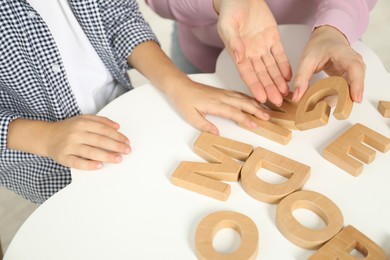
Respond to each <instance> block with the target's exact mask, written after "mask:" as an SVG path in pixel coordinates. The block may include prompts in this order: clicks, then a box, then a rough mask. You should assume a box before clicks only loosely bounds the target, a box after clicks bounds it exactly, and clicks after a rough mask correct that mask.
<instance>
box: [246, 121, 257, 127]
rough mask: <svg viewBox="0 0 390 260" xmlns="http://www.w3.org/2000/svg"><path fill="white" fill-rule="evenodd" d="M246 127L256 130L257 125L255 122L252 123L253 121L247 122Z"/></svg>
mask: <svg viewBox="0 0 390 260" xmlns="http://www.w3.org/2000/svg"><path fill="white" fill-rule="evenodd" d="M248 127H249V128H257V124H256V123H255V122H253V121H249V122H248Z"/></svg>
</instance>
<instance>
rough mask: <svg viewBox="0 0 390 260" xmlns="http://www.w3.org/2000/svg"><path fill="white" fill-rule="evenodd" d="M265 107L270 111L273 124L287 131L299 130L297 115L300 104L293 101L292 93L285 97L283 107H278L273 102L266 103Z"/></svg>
mask: <svg viewBox="0 0 390 260" xmlns="http://www.w3.org/2000/svg"><path fill="white" fill-rule="evenodd" d="M265 106H266V107H267V108H268V109H269V110H268V111H267V113H268V114H269V115H270V116H271V119H270V121H271V122H273V123H275V124H277V125H279V126H281V127H284V128H286V129H290V130H297V129H298V128H297V127H296V126H295V115H296V113H297V108H298V103H296V102H294V101H292V92H290V93H289V94H288V95H287V96H286V97H283V104H282V106H280V107H278V106H276V105H274V104H272V103H271V102H266V103H265Z"/></svg>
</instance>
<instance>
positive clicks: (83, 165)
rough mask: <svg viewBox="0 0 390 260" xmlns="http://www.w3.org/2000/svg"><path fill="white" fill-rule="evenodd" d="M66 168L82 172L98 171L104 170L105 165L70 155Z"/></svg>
mask: <svg viewBox="0 0 390 260" xmlns="http://www.w3.org/2000/svg"><path fill="white" fill-rule="evenodd" d="M62 164H63V165H64V166H67V167H71V168H74V169H80V170H98V169H101V168H103V163H102V162H98V161H93V160H88V159H84V158H81V157H78V156H75V155H68V156H67V158H66V160H65V162H64V163H62Z"/></svg>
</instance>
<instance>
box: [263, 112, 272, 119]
mask: <svg viewBox="0 0 390 260" xmlns="http://www.w3.org/2000/svg"><path fill="white" fill-rule="evenodd" d="M263 117H264V118H265V119H266V120H268V119H270V118H271V116H270V115H269V114H268V113H265V112H263Z"/></svg>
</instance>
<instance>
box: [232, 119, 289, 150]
mask: <svg viewBox="0 0 390 260" xmlns="http://www.w3.org/2000/svg"><path fill="white" fill-rule="evenodd" d="M247 116H248V117H250V118H251V120H252V121H253V122H255V123H256V124H257V127H256V128H255V129H253V128H247V127H246V126H244V125H241V124H239V126H240V127H242V128H244V129H246V130H249V131H251V132H253V133H255V134H258V135H261V136H263V137H265V138H267V139H270V140H272V141H274V142H277V143H279V144H287V143H288V142H289V141H290V140H291V131H290V130H288V129H286V128H284V127H281V126H279V125H277V124H274V123H272V122H270V121H264V120H261V119H258V118H257V117H254V116H252V115H249V114H248V115H247Z"/></svg>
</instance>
